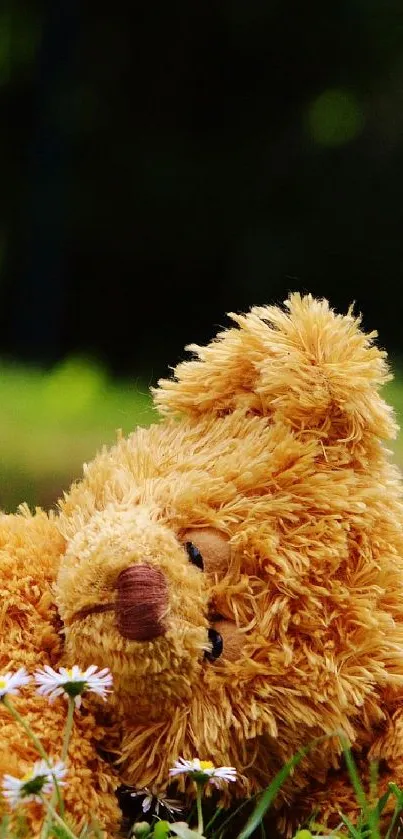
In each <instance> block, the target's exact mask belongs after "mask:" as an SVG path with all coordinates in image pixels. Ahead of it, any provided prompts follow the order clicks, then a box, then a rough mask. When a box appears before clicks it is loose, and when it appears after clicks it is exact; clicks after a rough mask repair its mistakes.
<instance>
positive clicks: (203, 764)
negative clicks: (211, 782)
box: [200, 760, 214, 769]
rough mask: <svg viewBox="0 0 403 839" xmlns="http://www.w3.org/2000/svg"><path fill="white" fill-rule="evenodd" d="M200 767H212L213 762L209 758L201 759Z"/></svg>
mask: <svg viewBox="0 0 403 839" xmlns="http://www.w3.org/2000/svg"><path fill="white" fill-rule="evenodd" d="M200 769H214V763H212V762H211V760H201V761H200Z"/></svg>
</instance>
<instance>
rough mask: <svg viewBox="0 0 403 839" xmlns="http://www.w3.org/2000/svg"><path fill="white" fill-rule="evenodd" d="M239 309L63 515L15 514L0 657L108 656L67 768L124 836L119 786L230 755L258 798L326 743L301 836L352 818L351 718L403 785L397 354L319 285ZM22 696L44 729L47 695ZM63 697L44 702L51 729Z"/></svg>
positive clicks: (88, 477)
mask: <svg viewBox="0 0 403 839" xmlns="http://www.w3.org/2000/svg"><path fill="white" fill-rule="evenodd" d="M231 318H232V320H233V321H234V324H235V325H234V326H231V327H230V328H228V329H226V330H224V331H222V332H221V333H219V334H218V335H217V337H216V338H215V339H214V340H213V341H211V343H210V344H208V345H207V346H206V347H198V346H194V345H192V346H190V347H189V348H188V349H189V350H190V351H191V352H192V353H193V358H192V359H191V360H188V361H185V362H182V363H180V364H179V365H178V367H177V368H176V369H175V370H174V375H173V377H172V378H171V379H169V380H162V381H160V382H159V384H158V387H157V388H156V389H155V390H154V391H153V397H154V402H155V405H156V408H157V409H158V411H159V414H160V417H161V421H160V422H156V423H155V424H153V425H151V426H150V427H149V428H147V429H144V428H137V429H136V430H135V431H134V432H133V433H132V434H131V435H130V436H129V437H128V438H123V437H122V436H120V437H119V438H118V440H117V443H116V444H115V445H114V446H113V447H112V448H110V449H106V448H105V449H103V450H102V451H101V452H100V453H99V454H98V455H97V456H96V457H95V459H94V460H93V462H92V463H90V464H89V465H86V466H85V467H84V473H83V477H82V479H81V480H79V481H78V482H76V483H75V484H74V485H73V486H72V487H71V489H70V491H69V492H68V493H67V494H66V495H65V496H64V497H63V499H62V500H61V501H60V503H59V508H58V511H57V513H55V514H53V515H52V516H50V517H47V516H45V514H44V513H37V515H36V516H34V517H30V516H29V515H28V513H27V511H25V512H24V514H23V515H19V516H14V517H6V516H4V517H3V519H0V525H1V527H2V528H3V529H2V530H1V529H0V545H1V544H3V549H2V552H1V553H0V568H1V569H2V572H3V568H4V569H5V570H4V580H2V585H3V587H4V592H3V604H4V605H3V609H4V613H5V620H6V623H5V624H4V635H3V638H2V642H1V643H2V647H1V648H0V649H1V656H0V663H1V664H2V666H3V667H5V666H9V664H10V662H11V664H13V665H14V666H17V665H18V664H20V663H26V664H29V663H30V662H31V658H32V663H33V664H35V666H36V665H37V664H38V663H39V664H43V663H44V662H45V661H46V662H51V663H52V665H53V666H56V665H57V664H59V663H62V664H64V665H66V666H72V665H73V664H78V665H80V666H81V667H87V666H89V665H91V664H95V665H97V666H98V667H101V668H102V667H109V668H110V669H111V671H112V674H113V679H114V690H113V693H112V695H111V697H110V699H109V701H108V703H107V704H104V703H102V702H101V701H100V700H98V699H97V698H96V697H95V698H94V699H88V700H87V701H86V702H85V703H83V710H82V713H81V714H78V713H77V730H76V735H75V736H76V740H75V741H74V742H73V743H72V750H71V755H70V757H69V784H68V786H67V787H66V805H67V807H68V809H69V811H70V812H71V813H72V816H73V817H74V818H75V819H76V820H77V821H78V822H79V823H82V821H83V819H84V818H85V817H86V816H88V811H89V809H91V812H92V813H93V814H95V815H96V816H97V818H98V819H99V821H100V823H101V825H102V826H103V828H104V829H105V835H106V836H110V837H112V836H114V835H116V824H117V822H118V812H117V803H116V798H115V795H114V789H115V788H116V786H117V785H118V784H122V783H123V784H127V785H129V786H130V787H132V788H134V789H144V788H148V789H151V790H153V791H154V792H155V793H156V794H157V793H158V794H161V795H163V794H164V793H165V791H166V790H167V787H168V785H169V783H170V778H169V769H170V767H172V765H173V763H174V761H175V760H176V759H177V758H178V757H179V756H181V757H184V758H185V759H192V758H194V757H196V756H197V757H199V758H201V759H206V760H211V761H212V762H213V763H214V764H215V765H216V766H221V765H227V766H234V767H235V768H236V770H237V781H236V783H234V784H231V790H230V793H231V794H232V795H234V796H236V797H240V798H243V797H245V796H249V795H251V794H254V793H256V792H258V791H259V790H261V789H263V788H264V787H266V786H267V785H268V784H269V783H270V781H271V780H272V779H273V777H274V774H275V773H276V772H277V771H278V770H279V768H280V767H281V766H282V765H283V764H284V762H285V761H287V760H288V759H289V758H290V757H291V756H292V755H293V754H295V752H296V751H297V750H298V749H300V748H301V747H305V746H307V745H308V744H312V746H311V748H310V750H309V752H308V754H307V755H306V757H305V759H304V760H303V761H302V762H301V763H300V764H299V765H298V766H297V767H296V769H295V771H294V773H293V776H292V778H291V780H290V781H289V782H288V783H287V784H286V785H285V786H284V788H283V789H282V790H281V791H280V794H279V797H278V802H277V807H278V813H279V815H278V824H279V825H281V826H282V830H283V831H284V832H285V833H286V832H287V831H290V830H292V829H294V827H295V825H296V824H298V823H299V822H301V821H303V819H304V817H306V816H307V815H309V812H311V811H314V810H315V811H317V812H319V813H320V817H321V818H322V820H324V821H328V822H329V824H331V823H332V818H333V817H334V814H335V813H337V811H338V809H343V810H344V812H345V813H346V814H347V815H350V816H351V817H352V818H354V813H355V812H356V810H357V803H356V801H355V798H354V793H353V790H352V788H351V783H350V782H349V780H348V777H347V775H346V772H345V770H344V769H343V757H342V744H341V739H340V737H339V733H340V732H342V733H343V734H344V736H345V737H346V738H348V740H349V742H350V743H351V744H352V746H353V749H354V751H355V754H356V759H357V761H358V763H359V765H360V767H363V769H364V771H367V770H368V761H369V760H371V759H379V760H380V761H381V764H380V784H381V786H382V785H383V788H384V787H385V786H386V784H387V783H388V781H389V780H394V781H396V783H399V782H403V711H402V698H403V587H402V579H403V531H402V521H403V506H402V483H401V479H400V474H399V471H398V469H397V467H396V466H394V465H393V463H392V462H391V455H390V452H389V450H388V449H387V448H386V447H385V444H384V441H385V440H388V439H391V438H393V437H394V436H395V435H396V432H397V426H396V422H395V420H394V416H393V412H392V410H391V408H390V407H389V406H388V405H387V404H386V403H385V402H384V400H383V398H382V396H381V395H380V393H379V389H380V388H381V386H382V385H383V384H384V383H385V382H386V381H387V380H388V378H389V372H388V366H387V361H386V354H385V353H384V352H383V351H381V350H380V349H378V348H377V346H376V345H375V337H376V333H370V334H365V333H364V332H363V331H362V329H361V323H360V319H359V318H357V317H355V316H354V314H353V312H352V311H351V310H350V311H349V312H348V313H347V314H346V315H339V314H336V313H335V312H334V311H333V310H332V309H331V307H330V305H329V304H328V303H327V301H325V300H316V299H314V298H312V297H311V296H310V295H306V296H301V295H300V294H297V293H295V294H292V295H291V296H290V297H289V298H288V300H287V301H286V302H285V304H284V306H282V307H281V306H266V307H259V306H256V307H254V308H252V309H251V310H250V311H249V312H248V313H247V314H244V315H238V314H237V315H235V314H232V315H231ZM8 529H10V530H11V532H12V534H13V535H12V537H9V536H8V535H7V534H8ZM38 534H39V535H38ZM38 540H39V541H38ZM2 576H3V573H2ZM21 580H23V582H21ZM17 587H18V594H17V595H15V594H14V591H15V589H16V588H17ZM9 604H10V605H9ZM25 614H26V616H27V620H26V622H24V621H25V617H24V616H25ZM19 702H20V704H21V707H22V708H24V707H25V709H26V710H28V712H29V714H30V715H31V717H32V719H34V718H35V719H36V721H37V725H38V727H40V723H39V722H38V710H37V705H36V704H34V698H33V696H31V695H30V696H29V698H28V699H27V698H26V694H25V692H24V695H23V696H21V699H20V700H19ZM36 702H37V697H36V698H35V703H36ZM62 705H63V700H59V702H58V703H55V704H54V706H53V707H52V714H53V717H51V718H49V715H48V712H46V713H45V710H44V708H43V707H42V706H41V715H40V722H41V725H42V726H43V736H44V738H45V739H46V741H47V742H48V744H49V746H50V744H51V742H57V739H58V737H59V739H60V734H58V730H59V728H60V727H61V719H62V714H63V712H64V711H63V708H62ZM1 710H2V709H1V708H0V711H1ZM35 715H36V717H35ZM4 716H5V715H4V714H1V715H0V726H2V727H0V738H2V739H1V740H0V742H2V744H3V743H5V742H6V741H7V737H10V742H11V738H12V737H13V736H14V734H10V735H9V734H8V729H7V725H8V726H9V727H10V730H11V729H12V730H13V731H14V728H13V726H12V725H11V723H10V721H9V720H8V719H7V720H5V718H4ZM317 738H321V739H320V742H318V741H317ZM323 738H324V739H323ZM10 754H11V747H10ZM107 755H109V759H107V757H105V756H107ZM12 759H13V761H15V762H17V763H18V761H22V762H24V761H25V762H26V760H27V753H26V746H25V744H24V745H22V743H20V740H19V741H18V749H17V751H16V750H15V749H14V751H13V757H12ZM7 766H8V764H7ZM0 769H1V766H0ZM7 771H9V770H7ZM178 787H179V791H184V790H185V788H186V779H185V778H184V777H179V779H178ZM35 818H38V816H37V815H36V816H35ZM337 820H338V821H339V817H338V816H337Z"/></svg>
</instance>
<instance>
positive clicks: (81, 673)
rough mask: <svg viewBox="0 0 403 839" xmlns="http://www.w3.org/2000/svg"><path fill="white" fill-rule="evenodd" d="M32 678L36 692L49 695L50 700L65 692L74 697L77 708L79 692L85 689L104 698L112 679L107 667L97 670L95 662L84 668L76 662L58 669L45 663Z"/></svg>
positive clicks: (79, 697)
mask: <svg viewBox="0 0 403 839" xmlns="http://www.w3.org/2000/svg"><path fill="white" fill-rule="evenodd" d="M34 678H35V681H36V684H37V685H38V693H40V694H41V695H42V696H49V700H50V702H53V700H54V699H55V698H56V696H61V695H62V694H63V693H65V694H67V695H68V696H70V697H71V698H72V699H74V702H75V705H76V707H77V708H79V707H80V705H81V694H82V693H85V691H87V690H88V691H91V692H92V693H97V694H98V696H101V697H102V699H106V696H107V694H108V693H110V687H111V685H112V681H113V680H112V674H111V672H110V670H109V668H108V667H104V669H103V670H98V667H96V666H95V664H91V666H90V667H87V669H86V670H81V669H80V668H79V667H77V665H76V664H74V666H73V667H71V668H70V669H66V667H60V668H59V670H53V668H52V667H49V665H48V664H45V666H44V667H43V669H41V670H37V671H36V673H34Z"/></svg>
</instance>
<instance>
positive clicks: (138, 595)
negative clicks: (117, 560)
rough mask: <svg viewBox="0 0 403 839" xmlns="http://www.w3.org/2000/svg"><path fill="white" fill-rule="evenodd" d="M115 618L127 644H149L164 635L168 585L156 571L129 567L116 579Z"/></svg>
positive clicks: (148, 567)
mask: <svg viewBox="0 0 403 839" xmlns="http://www.w3.org/2000/svg"><path fill="white" fill-rule="evenodd" d="M116 589H117V599H116V605H115V608H116V618H117V625H118V629H119V632H120V634H121V635H123V636H124V638H129V639H130V640H131V641H151V640H152V639H153V638H158V636H159V635H165V632H166V627H165V626H164V622H163V618H164V616H165V614H166V612H167V605H168V586H167V582H166V579H165V577H164V575H163V573H162V571H160V570H159V569H158V568H153V567H152V566H151V565H132V566H131V567H130V568H125V570H124V571H121V573H120V574H119V577H118V581H117V585H116Z"/></svg>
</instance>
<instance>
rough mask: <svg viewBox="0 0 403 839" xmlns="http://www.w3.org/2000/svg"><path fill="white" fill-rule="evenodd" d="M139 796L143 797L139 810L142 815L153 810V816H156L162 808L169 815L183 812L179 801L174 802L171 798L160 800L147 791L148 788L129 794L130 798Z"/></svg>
mask: <svg viewBox="0 0 403 839" xmlns="http://www.w3.org/2000/svg"><path fill="white" fill-rule="evenodd" d="M141 795H144V800H143V801H142V802H141V809H142V811H143V813H148V811H149V810H151V807H152V809H153V814H155V815H156V816H158V814H159V811H160V808H161V807H163V808H165V810H168V812H169V813H179V812H180V811H181V810H183V806H182V804H181V802H180V801H176V800H175V799H173V798H160V797H159V796H158V795H154V793H153V792H152V791H151V790H149V789H148V787H144V789H139V790H136V792H131V793H130V796H131V798H139V797H140V796H141Z"/></svg>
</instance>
